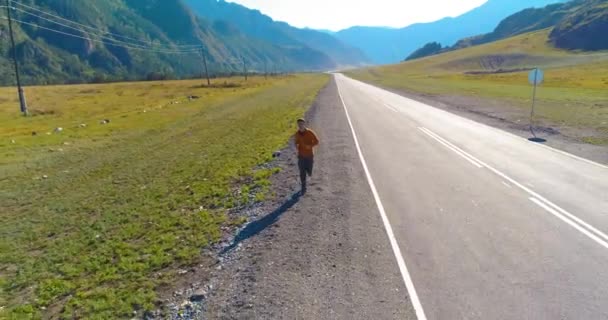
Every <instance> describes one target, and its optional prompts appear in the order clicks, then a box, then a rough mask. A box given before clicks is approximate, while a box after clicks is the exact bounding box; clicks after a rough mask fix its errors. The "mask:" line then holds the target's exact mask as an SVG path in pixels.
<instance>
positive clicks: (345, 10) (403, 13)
mask: <svg viewBox="0 0 608 320" xmlns="http://www.w3.org/2000/svg"><path fill="white" fill-rule="evenodd" d="M227 1H229V2H236V3H240V4H242V5H244V6H246V7H248V8H251V9H258V10H260V11H261V12H262V13H264V14H266V15H268V16H270V17H272V18H273V19H274V20H279V21H285V22H288V23H289V24H291V25H293V26H295V27H299V28H306V27H308V28H312V29H327V30H332V31H338V30H341V29H346V28H348V27H352V26H382V27H395V28H401V27H405V26H408V25H410V24H412V23H417V22H431V21H435V20H439V19H441V18H444V17H454V16H458V15H460V14H463V13H465V12H467V11H469V10H471V9H473V8H476V7H478V6H480V5H482V4H483V3H485V2H486V1H487V0H227Z"/></svg>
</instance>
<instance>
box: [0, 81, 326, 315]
mask: <svg viewBox="0 0 608 320" xmlns="http://www.w3.org/2000/svg"><path fill="white" fill-rule="evenodd" d="M327 80H328V78H327V77H326V76H321V75H298V76H290V77H281V78H271V79H268V80H264V79H260V78H253V79H250V80H249V81H248V82H244V81H242V80H227V81H232V82H236V84H237V85H238V87H236V88H202V87H200V85H199V83H200V82H199V81H173V82H148V83H118V84H109V85H81V86H54V87H35V88H27V95H28V100H29V102H30V107H31V109H32V110H36V111H35V113H36V114H39V115H36V116H32V117H27V118H24V117H21V116H20V115H19V114H18V108H17V101H16V99H14V98H13V96H14V91H15V90H14V89H13V88H2V89H0V94H1V95H0V97H1V98H0V99H2V100H0V190H2V192H1V193H0V216H1V218H2V224H1V225H0V261H1V264H0V290H1V291H0V306H2V307H4V308H3V310H2V311H0V318H3V317H6V318H12V319H23V318H41V317H43V316H48V315H55V316H58V317H60V318H65V319H73V318H99V319H113V318H126V317H131V316H132V311H133V310H149V309H153V308H154V303H155V301H156V299H157V293H156V292H157V289H158V288H159V287H160V286H162V285H164V284H167V283H170V281H171V279H173V278H174V277H175V270H177V268H178V267H183V266H187V265H191V264H194V263H196V262H197V261H200V259H201V254H200V253H201V250H202V249H203V248H205V247H206V246H208V245H210V244H212V243H214V242H216V241H217V240H218V239H219V238H220V236H221V231H220V228H221V226H223V225H238V224H242V223H244V221H242V219H238V218H237V219H236V220H234V221H230V219H229V218H228V217H227V216H226V214H225V210H226V209H227V208H230V207H233V206H235V205H241V204H243V203H244V202H247V201H251V200H249V199H250V197H243V196H242V192H241V195H238V192H237V191H238V190H239V189H240V190H241V191H245V192H247V193H252V195H253V197H254V198H255V199H257V200H262V199H263V198H264V196H265V194H267V193H268V192H269V182H268V178H269V177H270V176H271V175H272V174H273V173H274V171H273V170H257V171H256V170H254V169H253V168H255V167H256V166H257V165H259V164H261V163H264V162H267V161H269V160H270V159H271V157H272V152H273V151H275V150H276V149H278V148H280V147H282V146H283V145H285V143H286V141H287V140H288V138H289V136H290V134H291V133H292V131H293V130H295V127H294V119H297V118H298V117H301V116H302V115H303V114H304V112H305V110H306V108H307V107H308V106H309V105H310V104H311V103H312V101H313V99H314V97H315V96H316V93H317V92H318V90H319V89H320V88H321V87H322V86H323V85H324V84H325V83H326V82H327ZM190 95H196V96H200V97H201V98H200V99H197V100H193V101H189V100H188V99H187V98H186V97H187V96H190ZM176 101H179V102H180V103H178V104H172V102H176ZM41 114H44V115H41ZM101 119H110V121H111V122H110V123H109V124H106V125H102V124H100V123H99V121H100V120H101ZM80 124H86V125H87V126H86V127H84V128H80V127H79V125H80ZM56 127H62V128H64V131H63V132H61V133H54V132H53V129H54V128H56ZM33 131H35V132H37V135H35V136H32V132H33ZM47 132H49V133H50V134H48V135H47ZM43 177H46V178H43ZM201 208H202V209H201ZM45 310H46V311H45Z"/></svg>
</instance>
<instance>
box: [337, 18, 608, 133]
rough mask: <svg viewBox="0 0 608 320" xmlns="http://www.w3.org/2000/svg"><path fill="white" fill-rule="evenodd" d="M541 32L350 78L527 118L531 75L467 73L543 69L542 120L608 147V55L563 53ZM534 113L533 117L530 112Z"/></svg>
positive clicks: (358, 72) (366, 71)
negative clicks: (502, 106)
mask: <svg viewBox="0 0 608 320" xmlns="http://www.w3.org/2000/svg"><path fill="white" fill-rule="evenodd" d="M549 32H550V30H541V31H537V32H532V33H528V34H523V35H520V36H516V37H513V38H509V39H505V40H502V41H497V42H493V43H489V44H485V45H480V46H475V47H471V48H466V49H462V50H457V51H453V52H448V53H444V54H441V55H437V56H431V57H426V58H423V59H418V60H413V61H408V62H404V63H401V64H398V65H389V66H380V67H373V68H367V69H360V70H355V71H352V72H349V73H348V75H349V76H351V77H354V78H356V79H360V80H363V81H367V82H370V83H375V84H378V85H381V86H385V87H389V88H395V89H405V90H412V91H415V92H419V93H425V94H432V95H461V96H470V97H476V98H480V99H491V100H496V99H499V100H504V101H506V102H507V105H509V106H510V107H511V108H513V109H514V110H515V111H517V112H519V113H521V114H524V113H525V112H526V110H529V108H530V104H531V96H532V87H531V86H530V85H529V84H528V80H527V79H528V71H520V72H509V73H486V74H467V72H471V71H473V72H479V71H493V70H496V69H504V70H514V69H518V68H533V67H540V68H543V69H544V70H545V79H546V81H545V82H544V83H543V84H542V85H541V87H540V88H539V90H538V95H537V98H538V100H537V102H538V104H537V114H538V115H539V116H540V117H541V119H542V120H544V121H546V122H547V123H548V124H552V125H559V126H566V127H572V128H583V129H592V130H594V131H595V136H592V137H589V139H587V140H585V141H594V142H595V143H596V144H606V143H605V141H608V140H607V139H606V137H608V52H597V53H585V52H571V51H565V50H560V49H556V48H554V47H552V46H551V45H550V44H548V42H547V39H548V34H549ZM528 112H529V111H528Z"/></svg>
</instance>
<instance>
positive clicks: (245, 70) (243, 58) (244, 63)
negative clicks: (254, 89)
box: [241, 56, 247, 81]
mask: <svg viewBox="0 0 608 320" xmlns="http://www.w3.org/2000/svg"><path fill="white" fill-rule="evenodd" d="M241 59H242V60H243V74H244V75H245V81H247V62H246V61H245V57H243V56H241Z"/></svg>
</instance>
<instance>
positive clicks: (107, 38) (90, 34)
mask: <svg viewBox="0 0 608 320" xmlns="http://www.w3.org/2000/svg"><path fill="white" fill-rule="evenodd" d="M13 9H15V10H17V11H21V12H24V13H26V14H28V15H31V16H34V17H36V18H40V19H43V20H46V21H48V22H51V23H53V24H56V25H59V26H62V27H65V28H68V29H72V30H75V31H78V32H83V33H87V34H88V35H89V36H98V37H100V38H102V39H106V40H108V41H112V42H116V43H119V44H125V45H128V46H133V47H139V48H141V49H154V48H153V47H150V46H142V45H139V44H132V43H128V42H124V41H120V40H116V39H113V38H110V37H106V36H104V35H101V34H95V33H89V32H85V31H83V30H81V29H79V28H76V27H72V26H69V25H66V24H63V23H60V22H57V21H53V20H51V19H48V18H45V17H42V16H39V15H37V14H33V13H31V12H27V11H25V10H22V9H19V8H13ZM167 48H169V47H167ZM171 49H172V48H171ZM171 49H167V50H171ZM192 49H197V48H194V47H193V48H192ZM159 50H161V49H159ZM162 50H165V49H162ZM184 50H185V49H184Z"/></svg>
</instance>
